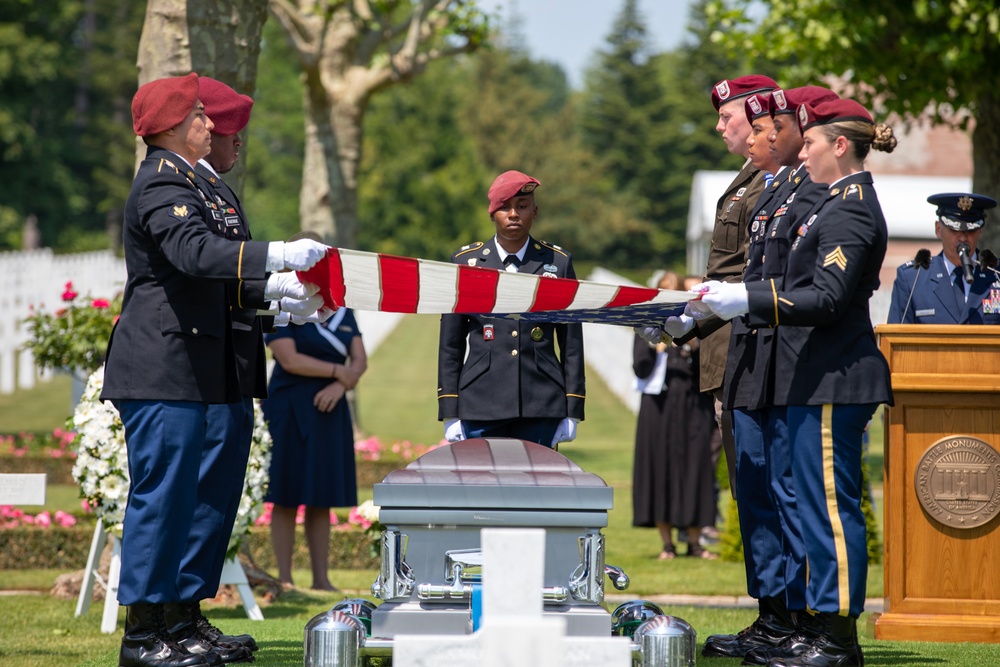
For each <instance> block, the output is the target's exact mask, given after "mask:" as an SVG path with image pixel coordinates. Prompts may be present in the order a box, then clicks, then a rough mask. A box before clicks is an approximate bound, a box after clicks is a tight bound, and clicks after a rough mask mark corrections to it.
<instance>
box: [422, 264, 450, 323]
mask: <svg viewBox="0 0 1000 667" xmlns="http://www.w3.org/2000/svg"><path fill="white" fill-rule="evenodd" d="M419 265H420V301H419V303H418V305H417V312H418V313H425V314H438V313H452V312H455V302H456V299H457V297H458V290H457V289H456V286H455V281H456V279H457V276H456V275H455V271H454V270H453V269H452V266H453V265H452V264H445V263H444V262H419Z"/></svg>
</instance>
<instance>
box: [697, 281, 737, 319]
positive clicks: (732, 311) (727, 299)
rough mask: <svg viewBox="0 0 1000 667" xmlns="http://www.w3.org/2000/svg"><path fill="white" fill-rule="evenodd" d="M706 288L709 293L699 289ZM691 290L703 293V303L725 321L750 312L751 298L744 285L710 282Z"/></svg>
mask: <svg viewBox="0 0 1000 667" xmlns="http://www.w3.org/2000/svg"><path fill="white" fill-rule="evenodd" d="M704 287H707V288H708V289H707V291H706V290H704V289H699V288H704ZM691 289H692V291H700V292H702V297H701V302H702V303H703V304H705V305H706V306H708V307H709V308H710V309H711V310H712V312H713V313H715V314H716V315H718V316H719V317H721V318H722V319H724V320H731V319H733V318H734V317H738V316H740V315H743V314H745V313H747V312H749V311H750V297H749V295H748V294H747V286H746V284H744V283H723V282H719V281H717V280H710V281H708V282H707V283H702V284H700V285H695V286H694V287H693V288H691Z"/></svg>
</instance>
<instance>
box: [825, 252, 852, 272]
mask: <svg viewBox="0 0 1000 667" xmlns="http://www.w3.org/2000/svg"><path fill="white" fill-rule="evenodd" d="M831 264H836V265H837V266H839V267H840V270H841V271H846V270H847V256H846V255H844V251H843V250H841V249H840V246H837V247H836V248H834V249H833V250H831V251H830V253H829V254H828V255H827V256H826V257H824V258H823V267H824V268H826V267H828V266H830V265H831Z"/></svg>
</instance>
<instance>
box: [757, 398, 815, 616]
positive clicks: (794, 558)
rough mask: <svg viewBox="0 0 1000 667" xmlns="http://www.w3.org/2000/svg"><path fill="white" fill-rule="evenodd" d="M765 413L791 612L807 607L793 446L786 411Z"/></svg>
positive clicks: (769, 475) (769, 465)
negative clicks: (793, 470)
mask: <svg viewBox="0 0 1000 667" xmlns="http://www.w3.org/2000/svg"><path fill="white" fill-rule="evenodd" d="M763 412H765V413H766V414H767V430H766V431H765V435H766V438H765V440H764V443H765V448H764V453H765V455H766V456H767V479H768V482H769V484H770V488H771V499H772V500H773V502H774V506H775V507H776V508H777V510H778V521H779V523H781V551H782V555H783V557H784V561H785V568H784V569H785V605H786V606H787V607H788V608H789V609H790V610H792V611H803V610H805V608H806V544H805V540H803V538H802V522H801V521H800V519H799V508H798V505H797V502H796V499H795V482H794V480H793V477H792V443H791V440H789V438H788V419H787V409H786V408H785V407H784V406H779V407H771V408H766V409H765V410H763Z"/></svg>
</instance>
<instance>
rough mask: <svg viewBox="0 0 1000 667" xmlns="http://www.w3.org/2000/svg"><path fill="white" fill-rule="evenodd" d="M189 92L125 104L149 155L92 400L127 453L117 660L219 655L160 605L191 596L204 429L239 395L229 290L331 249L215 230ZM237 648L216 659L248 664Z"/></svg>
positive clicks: (130, 218) (158, 86)
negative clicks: (188, 556) (188, 560)
mask: <svg viewBox="0 0 1000 667" xmlns="http://www.w3.org/2000/svg"><path fill="white" fill-rule="evenodd" d="M199 93H200V89H199V83H198V76H197V75H196V74H189V75H187V76H183V77H169V78H166V79H158V80H156V81H151V82H149V83H146V84H144V85H143V86H141V87H140V88H139V90H138V91H137V92H136V94H135V97H134V98H133V100H132V118H133V129H134V130H135V133H136V134H137V135H139V136H141V137H142V138H143V140H144V141H145V143H146V144H147V146H148V150H147V153H146V158H145V160H143V162H142V163H141V164H140V166H139V170H138V173H137V174H136V177H135V180H134V182H133V184H132V190H131V193H130V194H129V197H128V201H127V203H126V206H125V220H124V226H123V235H124V239H123V242H124V250H125V265H126V270H127V278H126V283H125V294H124V298H123V301H122V313H121V317H120V318H119V320H118V322H117V323H116V325H115V328H114V330H113V331H112V334H111V339H110V341H109V342H108V350H107V355H106V362H105V375H104V388H103V391H102V394H101V398H102V399H103V400H110V401H112V402H113V403H114V405H115V407H116V408H117V409H118V411H119V414H120V415H121V420H122V423H123V424H124V426H125V442H126V446H127V449H128V459H129V478H130V487H129V495H128V504H127V506H126V510H125V520H124V527H123V531H122V569H121V579H120V582H119V589H118V600H119V601H120V602H121V603H122V604H123V605H125V606H126V607H128V612H127V615H126V621H125V633H124V635H123V637H122V645H121V651H120V653H119V659H118V662H119V665H120V667H135V666H142V667H145V666H156V667H193V666H195V665H205V664H218V663H219V662H220V661H221V660H222V659H224V657H220V655H219V653H217V652H215V651H214V650H212V649H208V650H207V651H206V652H205V653H190V652H189V649H187V648H181V647H180V646H179V645H178V644H177V643H176V642H175V640H174V638H173V637H171V635H170V633H169V631H168V629H167V627H166V622H165V620H164V605H165V604H170V603H178V602H186V601H190V600H193V599H197V598H196V597H195V596H197V595H198V590H199V587H200V586H199V584H198V583H197V582H185V581H183V580H182V578H181V576H180V572H181V568H182V561H183V559H184V557H185V553H186V547H187V543H188V539H189V536H190V533H191V530H192V525H193V523H194V521H195V518H196V514H195V510H196V506H197V504H198V502H199V500H198V479H199V466H200V464H201V459H202V455H203V451H204V448H205V445H206V437H207V433H208V431H209V430H210V429H211V426H212V425H211V424H210V422H209V419H208V406H209V405H210V404H213V403H235V402H238V401H240V400H242V399H241V391H240V382H239V371H238V368H237V362H236V357H235V354H234V352H233V345H234V343H233V328H232V317H231V314H230V308H231V305H232V304H231V303H230V297H229V293H230V292H229V290H230V288H231V286H232V285H234V284H235V285H236V286H237V287H238V286H239V283H240V282H241V281H248V280H259V281H264V280H266V279H267V278H268V275H269V273H270V272H272V271H280V270H285V269H292V270H306V269H308V268H310V267H312V266H313V265H314V264H316V263H317V262H318V261H320V260H321V259H322V258H323V257H325V255H326V250H327V248H326V246H324V245H322V244H319V243H315V242H313V241H306V242H303V241H298V242H296V243H287V244H285V243H262V242H254V241H232V240H227V239H225V238H222V237H220V236H218V235H217V234H215V233H214V232H213V231H212V229H211V228H210V226H209V223H210V221H212V220H213V219H214V216H213V214H212V212H213V211H214V210H216V209H217V206H218V205H217V204H216V203H215V202H214V200H213V198H212V197H211V196H209V195H208V194H207V193H206V192H205V191H204V190H203V188H201V187H200V186H199V184H198V178H197V176H196V175H195V171H194V170H195V165H196V164H197V162H198V160H199V159H201V158H203V157H205V156H206V155H208V153H209V151H210V147H211V130H212V128H213V127H214V125H213V123H212V121H211V119H210V118H209V117H208V116H206V115H205V111H204V105H203V104H202V103H201V101H200V95H199ZM243 473H244V470H243V469H240V470H233V471H232V474H234V475H242V474H243ZM201 648H203V649H204V648H205V647H204V646H202V647H201ZM247 653H248V652H245V651H236V652H234V653H233V654H232V655H229V656H226V657H229V658H235V659H252V658H251V657H250V656H248V655H247Z"/></svg>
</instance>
